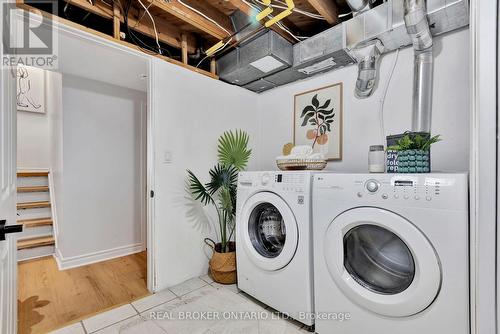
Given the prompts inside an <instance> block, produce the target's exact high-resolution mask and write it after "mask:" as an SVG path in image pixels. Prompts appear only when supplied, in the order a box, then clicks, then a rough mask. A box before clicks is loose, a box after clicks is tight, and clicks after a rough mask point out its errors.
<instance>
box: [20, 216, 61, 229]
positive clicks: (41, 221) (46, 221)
mask: <svg viewBox="0 0 500 334" xmlns="http://www.w3.org/2000/svg"><path fill="white" fill-rule="evenodd" d="M17 222H18V223H19V224H23V225H24V227H37V226H46V225H52V224H53V222H52V218H50V217H49V218H32V219H21V220H18V221H17Z"/></svg>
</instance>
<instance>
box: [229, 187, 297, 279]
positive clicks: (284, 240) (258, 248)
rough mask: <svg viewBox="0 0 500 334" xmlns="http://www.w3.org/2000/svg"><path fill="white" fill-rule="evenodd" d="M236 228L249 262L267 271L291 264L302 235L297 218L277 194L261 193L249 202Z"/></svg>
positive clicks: (244, 207)
mask: <svg viewBox="0 0 500 334" xmlns="http://www.w3.org/2000/svg"><path fill="white" fill-rule="evenodd" d="M241 212H242V214H241V219H239V220H238V222H237V224H236V229H237V231H238V232H237V233H238V236H239V240H240V242H241V243H242V244H243V245H242V246H243V248H244V249H245V252H246V254H247V256H248V258H249V259H250V260H251V261H252V262H253V263H254V264H255V265H256V266H258V267H259V268H261V269H264V270H279V269H281V268H283V267H285V266H286V265H287V264H288V263H289V262H290V261H292V259H293V257H294V255H295V251H296V250H297V245H298V239H299V235H298V234H299V232H298V227H297V221H296V219H295V216H294V214H293V212H292V210H291V209H290V207H289V206H288V204H287V203H286V202H285V201H284V200H283V199H282V198H281V197H280V196H278V195H277V194H275V193H272V192H267V191H263V192H259V193H256V194H254V195H252V196H250V197H249V198H248V200H247V201H246V202H245V204H244V205H243V208H242V210H241Z"/></svg>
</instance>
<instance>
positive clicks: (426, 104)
mask: <svg viewBox="0 0 500 334" xmlns="http://www.w3.org/2000/svg"><path fill="white" fill-rule="evenodd" d="M403 6H404V15H405V16H404V19H405V25H406V31H407V32H408V34H409V35H410V37H411V39H412V42H413V49H414V50H415V61H414V62H415V63H414V68H413V105H412V107H413V112H412V131H415V132H430V131H431V118H432V85H433V69H434V68H433V66H434V65H433V63H434V57H433V53H432V35H431V32H430V28H429V23H428V21H427V10H426V8H425V1H424V0H404V3H403Z"/></svg>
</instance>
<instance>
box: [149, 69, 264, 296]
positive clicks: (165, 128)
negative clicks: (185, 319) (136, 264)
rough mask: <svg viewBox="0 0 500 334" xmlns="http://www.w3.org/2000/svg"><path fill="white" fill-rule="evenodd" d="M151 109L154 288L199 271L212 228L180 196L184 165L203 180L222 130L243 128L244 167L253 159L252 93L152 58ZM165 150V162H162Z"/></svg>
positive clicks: (204, 262) (254, 112) (255, 113)
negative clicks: (247, 153)
mask: <svg viewBox="0 0 500 334" xmlns="http://www.w3.org/2000/svg"><path fill="white" fill-rule="evenodd" d="M152 84H153V85H152V87H155V89H154V90H153V92H152V94H153V98H152V108H153V112H154V115H153V117H154V127H155V129H154V136H155V163H154V167H155V184H156V189H155V201H154V208H155V218H156V220H155V226H154V229H155V230H154V234H155V238H156V239H155V243H154V244H155V256H156V259H155V262H156V265H157V269H156V270H157V289H158V290H160V289H162V288H165V287H168V286H171V285H175V284H177V283H180V282H182V281H184V280H186V279H188V278H191V277H194V276H197V275H201V274H205V273H206V272H207V267H208V259H209V258H208V255H210V254H209V252H207V249H206V247H205V248H204V244H203V238H205V237H206V236H211V237H214V233H213V228H212V229H209V228H208V226H210V225H207V222H206V221H205V220H203V219H201V218H200V216H199V215H198V213H199V211H198V210H199V207H198V206H197V205H196V204H193V203H192V202H191V201H189V200H187V199H186V192H185V190H184V187H185V183H184V182H185V179H186V169H192V170H193V172H194V173H195V174H196V175H198V176H199V177H200V178H201V179H203V180H207V178H208V169H209V168H211V167H212V166H213V164H214V163H216V157H217V150H216V146H217V138H218V137H219V136H220V135H221V134H222V133H223V132H224V131H226V130H229V129H236V128H238V129H243V130H245V131H247V132H248V133H249V135H250V138H251V143H250V145H251V147H252V148H253V149H254V154H253V156H252V161H251V163H250V166H249V169H253V168H256V166H257V161H258V159H259V157H258V152H259V149H258V147H257V146H256V144H257V141H258V131H257V128H258V114H259V111H258V108H257V101H258V95H256V94H254V93H251V92H249V91H246V90H243V89H241V88H237V87H234V86H230V85H227V84H225V83H223V82H220V81H216V80H213V79H210V78H207V77H204V76H202V75H199V74H196V73H194V72H191V71H187V70H185V69H182V68H180V67H178V66H175V65H171V64H168V63H166V62H164V61H160V60H154V61H153V69H152ZM165 152H167V154H170V155H171V159H172V161H171V163H165V162H164V158H165Z"/></svg>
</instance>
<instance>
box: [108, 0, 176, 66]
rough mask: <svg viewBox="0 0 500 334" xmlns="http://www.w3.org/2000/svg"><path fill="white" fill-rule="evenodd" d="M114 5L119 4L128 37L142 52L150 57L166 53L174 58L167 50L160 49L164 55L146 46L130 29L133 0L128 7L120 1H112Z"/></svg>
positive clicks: (129, 0) (129, 1) (154, 48)
mask: <svg viewBox="0 0 500 334" xmlns="http://www.w3.org/2000/svg"><path fill="white" fill-rule="evenodd" d="M112 1H113V3H115V4H117V5H118V6H119V7H120V10H121V12H122V13H123V18H124V23H125V28H126V30H127V34H128V36H130V38H131V39H132V41H133V43H134V44H135V45H137V47H138V48H139V49H140V50H142V51H143V52H144V53H147V54H150V55H155V54H163V52H164V53H166V54H167V55H168V56H169V57H172V55H171V54H170V51H169V50H167V49H165V48H160V51H162V53H160V52H158V50H157V49H156V47H153V46H150V45H148V44H146V43H145V42H144V41H143V40H142V39H141V38H139V37H138V36H137V35H136V34H135V33H134V31H133V30H132V29H130V25H129V22H128V17H129V12H130V8H131V7H132V2H133V0H128V2H127V4H126V7H125V8H123V6H122V5H121V3H120V1H119V0H112Z"/></svg>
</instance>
